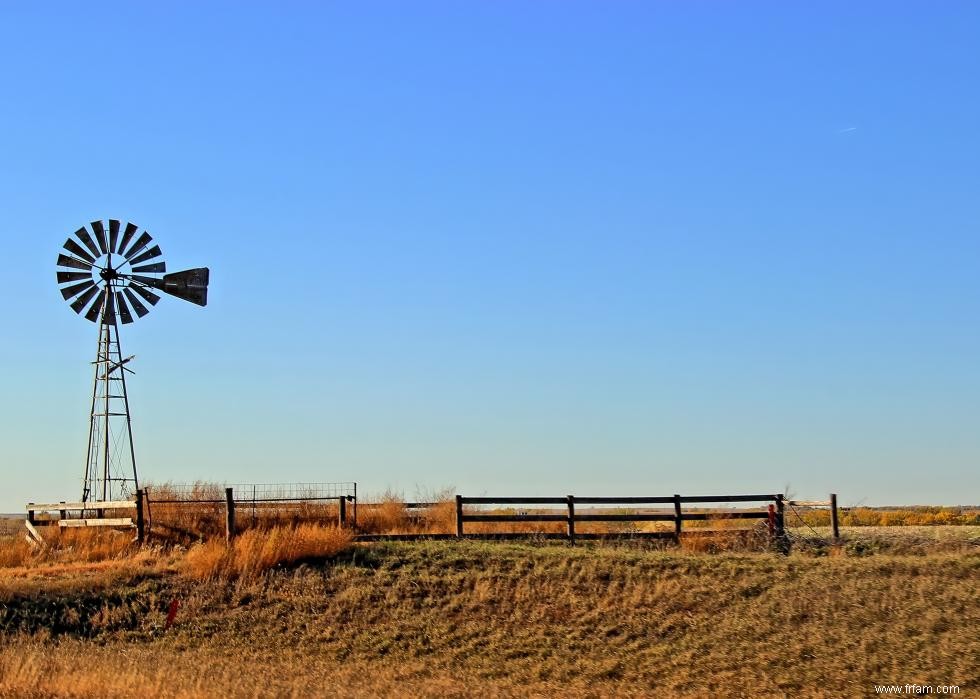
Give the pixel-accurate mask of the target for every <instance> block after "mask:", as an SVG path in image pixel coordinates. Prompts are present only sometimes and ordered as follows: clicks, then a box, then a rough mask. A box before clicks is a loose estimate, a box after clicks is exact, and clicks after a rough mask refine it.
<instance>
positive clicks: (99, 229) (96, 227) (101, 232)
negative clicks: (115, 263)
mask: <svg viewBox="0 0 980 699" xmlns="http://www.w3.org/2000/svg"><path fill="white" fill-rule="evenodd" d="M92 230H93V231H95V239H96V240H98V241H99V249H100V250H101V251H102V254H103V255H105V254H106V253H107V252H109V243H108V242H106V239H105V228H104V227H103V226H102V221H92Z"/></svg>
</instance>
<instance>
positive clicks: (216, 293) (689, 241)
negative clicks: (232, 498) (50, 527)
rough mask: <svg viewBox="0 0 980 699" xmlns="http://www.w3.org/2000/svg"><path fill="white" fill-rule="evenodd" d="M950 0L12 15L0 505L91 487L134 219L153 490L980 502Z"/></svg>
mask: <svg viewBox="0 0 980 699" xmlns="http://www.w3.org/2000/svg"><path fill="white" fill-rule="evenodd" d="M978 45H980V7H978V6H977V5H976V4H975V3H967V2H960V3H957V2H947V3H941V4H936V3H915V2H909V3H900V4H895V3H860V4H857V3H843V2H841V3H820V4H812V6H804V5H802V4H799V3H792V4H790V3H714V2H711V3H709V2H703V3H668V2H661V3H632V2H622V3H609V2H561V3H559V2H533V3H531V2H494V3H491V2H465V3H461V2H445V3H430V2H418V3H395V2H391V3H381V2H356V3H344V4H341V3H296V2H292V3H265V4H259V3H207V4H205V3H189V2H187V3H177V2H175V3H138V4H137V3H118V4H106V3H86V4H85V5H84V6H82V5H79V4H78V3H60V4H59V3H51V4H45V5H43V6H42V4H40V3H19V4H14V3H5V4H3V5H2V6H0V59H2V60H0V65H3V66H4V67H3V69H2V71H0V97H2V99H0V163H2V167H0V210H2V211H3V213H4V215H3V216H2V218H0V243H2V249H3V250H4V259H5V261H6V265H5V268H6V280H7V284H6V292H5V294H4V295H3V297H2V300H0V308H2V311H3V318H4V325H3V327H4V329H3V331H2V332H3V342H2V344H0V353H2V354H0V361H2V366H3V367H4V369H3V372H4V374H3V385H4V395H5V400H3V401H2V402H0V443H2V445H3V451H2V457H0V459H2V461H0V463H2V474H3V475H2V481H3V487H2V488H0V510H5V511H12V510H16V509H19V508H20V507H21V506H22V504H23V503H24V502H25V501H27V500H39V499H48V498H55V499H66V498H67V499H71V498H72V497H77V495H76V491H79V488H80V485H79V483H80V479H81V475H82V471H83V467H84V447H85V439H86V430H87V410H88V405H87V403H88V399H89V396H90V393H89V392H90V390H91V375H90V371H91V368H90V365H89V362H90V361H91V359H92V357H91V356H90V355H92V354H93V353H94V345H95V341H96V335H95V333H96V328H95V326H94V325H93V324H91V323H88V322H86V321H84V320H81V319H79V318H78V317H77V316H75V315H74V314H73V313H72V312H71V310H70V309H68V308H67V305H66V304H65V303H64V301H63V300H62V299H61V296H60V294H59V293H58V289H57V287H56V284H55V280H54V261H55V258H56V256H57V253H58V252H59V248H60V246H61V244H62V242H63V241H64V239H65V238H66V236H67V235H68V234H69V233H70V232H71V231H73V230H75V229H76V228H77V227H78V226H80V225H82V224H83V223H85V222H88V221H90V220H93V219H96V218H110V217H115V218H121V219H123V220H132V221H135V222H137V223H138V224H139V225H141V226H143V227H145V228H147V229H149V230H150V231H151V232H152V233H153V234H154V235H155V237H156V238H157V239H158V241H159V242H160V244H161V246H162V247H163V250H164V253H165V255H166V259H167V262H168V266H169V268H170V269H181V268H185V267H194V266H200V265H207V266H209V267H210V268H211V270H212V273H211V296H210V304H209V306H208V307H207V308H206V309H200V308H197V307H195V306H192V305H190V304H187V303H183V302H181V301H179V300H176V299H166V300H165V301H164V302H162V303H161V304H160V305H159V306H158V307H157V308H156V309H154V311H153V313H152V314H151V315H150V316H149V317H147V318H145V319H143V320H141V321H139V322H138V323H136V324H134V325H133V326H127V327H126V328H125V333H124V336H123V343H124V351H125V353H126V354H130V353H133V354H136V355H137V360H136V361H135V362H134V364H133V368H134V369H135V370H136V372H137V373H136V376H135V377H134V378H133V379H132V380H131V382H130V394H131V400H132V403H133V414H134V432H135V437H136V448H137V457H138V460H139V462H140V468H141V475H142V477H143V479H144V480H152V481H156V482H161V481H167V480H172V481H178V482H184V481H190V480H197V479H201V480H216V481H232V482H283V481H284V482H289V481H334V480H357V481H358V482H359V483H360V488H361V489H362V490H364V491H368V492H380V491H382V490H384V489H385V488H388V487H392V488H395V489H397V490H401V491H403V492H405V494H406V496H408V497H413V496H414V495H416V493H417V491H418V492H423V493H424V492H425V491H426V490H431V489H438V488H442V487H448V486H453V487H454V488H455V489H456V490H457V491H458V492H463V493H465V494H482V493H487V494H565V493H578V494H607V495H616V494H624V493H626V494H635V493H644V494H652V495H659V494H671V493H674V492H681V493H692V494H693V493H716V492H717V493H720V492H754V491H760V490H761V491H766V492H770V491H778V490H782V489H783V488H784V487H785V486H786V485H787V484H789V486H790V488H791V490H792V491H793V492H795V493H796V494H798V495H799V496H801V497H821V496H823V495H825V494H826V493H828V492H830V491H837V492H839V493H840V494H841V501H842V502H843V503H845V504H853V503H858V502H864V503H868V504H888V503H977V502H980V475H978V473H980V468H978V466H980V429H978V424H977V423H978V416H980V363H978V357H980V329H978V323H977V319H978V311H980V275H978V269H980V231H978V214H980V199H978V197H977V192H978V191H980V189H978V186H980V169H978V162H980V138H978V135H977V124H978V123H980V93H978V91H977V89H976V86H977V84H978V79H980V52H978V51H977V48H976V47H977V46H978Z"/></svg>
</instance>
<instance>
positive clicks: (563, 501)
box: [456, 493, 787, 544]
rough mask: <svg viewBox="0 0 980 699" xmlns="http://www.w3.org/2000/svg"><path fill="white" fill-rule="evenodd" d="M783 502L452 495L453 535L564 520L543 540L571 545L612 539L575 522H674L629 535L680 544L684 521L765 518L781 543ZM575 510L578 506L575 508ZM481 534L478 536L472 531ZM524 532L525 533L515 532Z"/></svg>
mask: <svg viewBox="0 0 980 699" xmlns="http://www.w3.org/2000/svg"><path fill="white" fill-rule="evenodd" d="M733 502H738V503H762V505H760V506H761V507H765V509H761V510H749V511H745V510H739V511H718V512H704V511H701V512H684V505H685V504H693V503H697V504H708V503H733ZM785 504H786V500H785V498H784V497H783V495H782V494H779V493H776V494H766V495H673V496H663V497H635V496H627V497H579V496H575V495H565V496H563V497H464V496H462V495H457V496H456V536H457V537H459V538H463V537H467V536H470V535H467V534H466V532H465V523H466V522H563V523H564V524H565V532H564V534H552V535H550V536H548V537H547V538H561V539H566V540H568V541H569V542H571V543H575V540H576V539H598V538H610V537H611V536H613V535H610V534H587V533H583V532H576V529H575V525H576V524H577V523H579V522H630V523H633V522H672V523H673V525H674V529H673V531H666V532H665V531H661V532H633V533H630V534H627V535H623V536H628V537H630V538H655V539H673V540H674V541H675V542H679V541H680V538H681V536H682V534H683V530H684V522H685V521H706V520H721V519H728V520H731V519H746V520H753V519H755V520H766V521H767V522H768V523H769V534H770V536H771V538H772V539H773V541H775V542H777V543H780V544H782V543H783V542H785V541H786V540H787V538H786V525H785ZM466 505H480V506H486V505H551V506H555V505H561V506H563V509H564V510H565V512H563V513H561V514H558V513H541V512H533V513H531V512H517V513H514V512H467V511H466V510H465V509H464V507H465V506H466ZM583 505H593V506H594V505H606V506H609V505H618V506H623V505H661V506H663V505H673V512H672V513H669V514H668V513H663V512H632V513H622V512H617V513H611V512H596V511H595V509H594V508H593V509H592V510H591V511H589V512H582V511H581V506H583ZM577 508H579V509H577ZM476 536H481V535H479V534H478V535H476ZM518 536H528V534H518Z"/></svg>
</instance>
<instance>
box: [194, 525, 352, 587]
mask: <svg viewBox="0 0 980 699" xmlns="http://www.w3.org/2000/svg"><path fill="white" fill-rule="evenodd" d="M350 543H351V533H350V531H348V530H346V529H341V528H339V527H336V526H321V525H317V524H301V525H299V526H296V527H290V526H284V527H273V528H271V529H268V530H259V529H250V530H248V531H245V532H243V533H242V534H240V535H239V536H237V537H235V540H234V541H233V542H232V545H231V546H228V545H227V544H225V542H223V541H221V540H217V539H211V540H209V541H205V542H202V543H200V544H196V545H194V546H193V547H191V549H190V550H189V551H188V552H187V555H186V557H185V559H184V570H185V572H186V573H187V574H188V575H189V576H190V577H193V578H196V579H198V580H215V579H224V580H232V579H238V578H251V577H255V576H257V575H259V574H261V573H263V572H265V571H267V570H270V569H271V568H274V567H276V566H278V565H288V564H293V563H297V562H298V561H303V560H314V559H320V560H322V559H325V558H330V557H333V556H336V555H337V554H338V553H340V552H341V551H343V550H345V549H346V548H347V547H348V546H350Z"/></svg>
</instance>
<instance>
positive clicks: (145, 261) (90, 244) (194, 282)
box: [57, 219, 210, 502]
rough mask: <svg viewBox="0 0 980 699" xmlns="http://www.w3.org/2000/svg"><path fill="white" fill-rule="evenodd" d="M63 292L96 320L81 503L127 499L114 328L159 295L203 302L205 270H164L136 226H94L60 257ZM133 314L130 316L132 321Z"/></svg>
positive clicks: (126, 443) (126, 430)
mask: <svg viewBox="0 0 980 699" xmlns="http://www.w3.org/2000/svg"><path fill="white" fill-rule="evenodd" d="M57 267H58V270H57V280H58V284H59V286H60V290H61V295H62V296H63V297H64V299H65V301H67V302H68V304H69V306H70V307H71V309H72V310H73V311H75V313H77V314H79V315H80V316H83V317H84V318H85V319H87V320H90V321H92V322H93V323H96V322H97V323H98V326H99V342H98V348H97V350H96V359H95V361H94V362H93V364H94V365H95V378H94V385H93V388H92V409H91V412H90V420H89V435H88V448H87V449H86V464H85V475H84V479H83V485H82V501H83V502H99V501H102V502H106V501H112V500H119V499H123V498H126V497H129V496H131V495H132V494H133V493H134V492H135V491H136V490H137V489H138V488H139V478H138V475H137V470H136V450H135V448H134V446H133V430H132V420H131V417H130V410H129V395H128V392H127V390H126V373H127V372H129V373H132V370H131V369H129V367H127V366H126V364H128V363H129V362H130V361H131V360H132V359H133V357H132V356H130V357H127V358H125V359H123V356H122V348H121V345H120V341H119V324H120V323H122V324H123V325H128V324H130V323H132V322H133V321H134V320H136V319H137V318H142V317H143V316H145V315H147V314H148V313H149V309H150V308H152V307H153V306H156V304H157V303H158V302H159V301H160V294H159V293H157V292H162V293H164V294H167V295H169V296H174V297H176V298H179V299H183V300H185V301H189V302H191V303H194V304H197V305H198V306H206V305H207V303H208V282H209V278H210V271H209V270H208V268H207V267H199V268H195V269H187V270H183V271H180V272H171V273H169V274H168V273H167V263H166V262H164V260H163V251H161V250H160V246H159V245H156V244H153V236H151V235H150V234H149V233H148V232H146V231H145V230H143V231H141V230H140V228H139V226H137V225H136V224H134V223H126V225H125V227H123V226H122V225H121V223H120V221H118V220H116V219H109V226H108V229H107V228H106V226H105V222H104V221H93V222H92V223H91V224H89V226H88V227H86V226H82V227H81V228H79V229H78V230H77V231H75V232H74V233H73V234H72V235H71V236H69V237H68V239H67V240H66V241H65V243H64V245H63V249H62V251H61V252H60V253H59V254H58V261H57ZM134 314H135V317H134Z"/></svg>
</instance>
